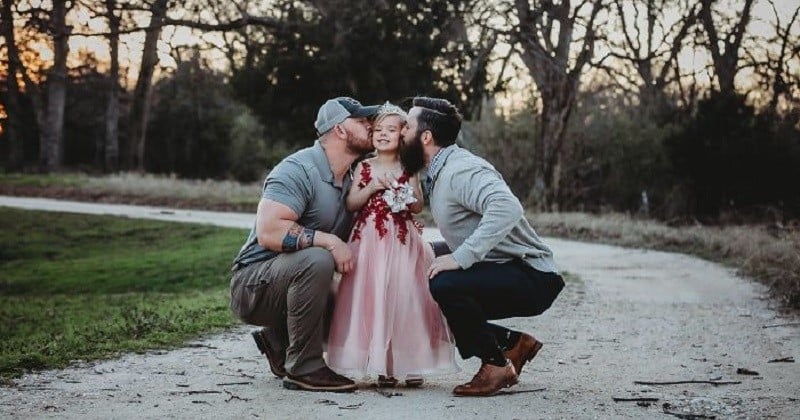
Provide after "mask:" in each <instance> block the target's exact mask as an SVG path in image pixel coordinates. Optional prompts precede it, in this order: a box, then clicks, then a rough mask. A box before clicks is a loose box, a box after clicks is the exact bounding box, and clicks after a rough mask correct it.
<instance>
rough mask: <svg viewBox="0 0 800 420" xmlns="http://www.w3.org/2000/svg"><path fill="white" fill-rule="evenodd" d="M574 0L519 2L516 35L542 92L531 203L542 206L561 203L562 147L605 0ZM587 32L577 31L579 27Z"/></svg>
mask: <svg viewBox="0 0 800 420" xmlns="http://www.w3.org/2000/svg"><path fill="white" fill-rule="evenodd" d="M589 3H590V1H589V0H581V1H580V3H579V4H578V5H577V6H574V7H573V5H572V1H569V0H562V1H560V2H555V1H553V0H541V1H534V2H533V4H531V2H529V1H528V0H515V3H514V4H515V9H516V13H517V17H518V19H519V24H518V27H517V28H516V31H514V32H513V39H514V40H515V41H516V42H517V43H519V45H520V47H521V49H522V52H521V57H522V61H523V62H524V64H525V66H526V67H527V68H528V70H529V72H530V73H531V76H532V77H533V80H534V82H535V83H536V87H537V88H538V89H539V92H541V95H542V96H541V100H542V115H541V118H542V123H541V128H540V130H541V131H540V135H539V136H538V137H537V138H536V141H535V147H534V154H535V156H534V159H535V162H534V165H535V169H534V179H533V187H532V188H531V191H530V193H529V194H528V201H530V202H533V203H535V205H536V207H537V208H539V209H549V208H552V207H554V206H556V205H557V200H558V197H559V181H560V175H561V174H560V172H561V150H562V146H563V144H564V135H565V132H566V128H567V122H568V121H569V117H570V114H571V112H572V109H573V107H574V105H575V98H576V94H577V93H578V89H579V85H580V77H581V74H582V73H583V70H584V69H585V68H586V67H587V65H588V64H589V61H590V60H591V59H592V56H593V54H594V47H595V41H596V39H597V29H596V27H595V21H596V20H597V16H598V13H599V12H600V11H601V10H602V9H603V8H604V7H605V6H604V1H603V0H592V1H591V8H590V9H589V11H588V12H586V9H585V6H587V5H588V4H589ZM579 27H580V28H581V29H582V30H583V32H584V33H583V36H582V37H578V36H577V35H576V32H575V31H576V29H578V28H579Z"/></svg>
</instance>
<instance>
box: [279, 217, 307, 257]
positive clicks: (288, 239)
mask: <svg viewBox="0 0 800 420" xmlns="http://www.w3.org/2000/svg"><path fill="white" fill-rule="evenodd" d="M314 233H316V231H315V230H314V229H309V228H306V227H303V226H300V225H298V224H297V223H295V224H293V225H292V226H291V227H290V228H289V231H287V232H286V236H284V237H283V243H282V244H281V247H282V248H283V252H293V251H299V250H301V249H305V248H308V247H310V246H313V245H314Z"/></svg>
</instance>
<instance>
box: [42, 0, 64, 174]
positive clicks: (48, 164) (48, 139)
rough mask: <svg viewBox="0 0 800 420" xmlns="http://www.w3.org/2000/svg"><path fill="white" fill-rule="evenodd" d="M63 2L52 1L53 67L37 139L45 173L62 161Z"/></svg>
mask: <svg viewBox="0 0 800 420" xmlns="http://www.w3.org/2000/svg"><path fill="white" fill-rule="evenodd" d="M66 14H67V7H66V1H65V0H55V1H53V11H52V14H51V22H50V25H51V31H52V33H53V67H52V68H51V69H50V71H49V72H48V75H47V108H46V115H45V117H44V127H42V128H43V129H42V134H41V139H40V142H41V143H40V144H41V148H40V160H41V162H42V165H43V166H44V168H45V170H46V171H48V172H53V171H55V170H57V169H58V168H59V167H60V166H61V164H62V161H63V157H64V144H63V140H64V106H65V103H66V94H67V54H68V53H69V44H68V40H69V27H68V26H67V24H66Z"/></svg>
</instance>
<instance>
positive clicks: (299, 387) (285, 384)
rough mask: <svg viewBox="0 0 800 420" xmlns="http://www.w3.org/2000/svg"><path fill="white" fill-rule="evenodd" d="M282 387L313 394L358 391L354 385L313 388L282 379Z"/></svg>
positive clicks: (288, 379)
mask: <svg viewBox="0 0 800 420" xmlns="http://www.w3.org/2000/svg"><path fill="white" fill-rule="evenodd" d="M283 387H284V388H286V389H291V390H294V391H298V390H299V391H315V392H353V391H355V390H356V389H358V386H357V385H356V384H352V385H337V386H315V385H309V384H306V383H303V382H300V381H296V380H294V379H291V378H284V379H283Z"/></svg>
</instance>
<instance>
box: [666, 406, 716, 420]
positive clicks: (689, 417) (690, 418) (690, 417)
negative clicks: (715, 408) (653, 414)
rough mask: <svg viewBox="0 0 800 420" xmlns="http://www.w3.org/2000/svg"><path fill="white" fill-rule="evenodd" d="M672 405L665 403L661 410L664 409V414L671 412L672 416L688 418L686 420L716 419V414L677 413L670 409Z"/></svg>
mask: <svg viewBox="0 0 800 420" xmlns="http://www.w3.org/2000/svg"><path fill="white" fill-rule="evenodd" d="M671 407H672V406H671V405H670V404H669V403H664V405H662V406H661V410H663V412H664V414H669V415H670V416H675V417H677V418H679V419H686V420H695V419H715V418H716V417H715V416H707V415H705V414H687V413H676V412H674V411H670V410H669V409H670V408H671Z"/></svg>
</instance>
